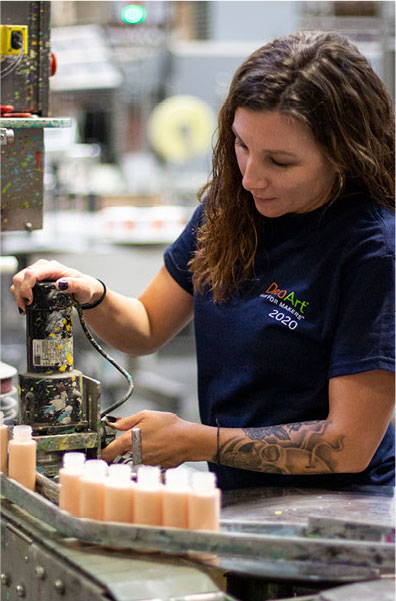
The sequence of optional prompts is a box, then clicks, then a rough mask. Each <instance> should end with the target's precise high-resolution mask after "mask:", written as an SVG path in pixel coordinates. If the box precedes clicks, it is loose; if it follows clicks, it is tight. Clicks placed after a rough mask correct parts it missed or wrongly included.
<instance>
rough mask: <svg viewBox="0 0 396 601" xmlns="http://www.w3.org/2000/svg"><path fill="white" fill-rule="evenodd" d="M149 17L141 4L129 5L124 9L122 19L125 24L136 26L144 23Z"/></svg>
mask: <svg viewBox="0 0 396 601" xmlns="http://www.w3.org/2000/svg"><path fill="white" fill-rule="evenodd" d="M146 17H147V10H146V9H145V8H144V6H141V5H140V4H129V5H128V6H125V7H124V8H123V9H122V12H121V19H122V20H123V21H124V23H129V24H132V25H136V24H137V23H142V22H143V21H144V20H145V18H146Z"/></svg>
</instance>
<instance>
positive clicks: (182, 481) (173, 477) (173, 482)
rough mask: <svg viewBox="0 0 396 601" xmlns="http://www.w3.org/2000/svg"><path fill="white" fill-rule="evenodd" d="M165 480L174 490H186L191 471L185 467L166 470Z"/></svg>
mask: <svg viewBox="0 0 396 601" xmlns="http://www.w3.org/2000/svg"><path fill="white" fill-rule="evenodd" d="M165 482H166V486H167V487H168V488H170V489H172V490H186V489H188V488H189V472H188V471H187V470H186V469H183V468H172V469H169V470H166V472H165Z"/></svg>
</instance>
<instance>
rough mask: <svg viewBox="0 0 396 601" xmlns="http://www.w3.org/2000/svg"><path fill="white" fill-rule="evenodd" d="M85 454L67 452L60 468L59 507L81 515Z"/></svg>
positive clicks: (76, 515)
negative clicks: (81, 483)
mask: <svg viewBox="0 0 396 601" xmlns="http://www.w3.org/2000/svg"><path fill="white" fill-rule="evenodd" d="M84 464H85V454H84V453H77V452H76V453H75V452H70V453H65V454H64V455H63V467H62V468H61V469H60V470H59V484H60V488H59V509H63V510H64V511H67V512H68V513H70V515H74V516H75V517H79V516H80V486H81V485H80V479H81V476H82V475H83V473H84Z"/></svg>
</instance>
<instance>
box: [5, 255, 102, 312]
mask: <svg viewBox="0 0 396 601" xmlns="http://www.w3.org/2000/svg"><path fill="white" fill-rule="evenodd" d="M41 280H53V281H55V284H56V287H57V288H58V290H61V291H62V292H65V293H67V294H72V295H73V297H74V298H75V300H76V301H78V302H79V303H92V302H94V301H96V300H97V299H98V298H100V296H101V294H102V293H103V286H102V284H101V283H100V282H99V281H98V280H97V279H96V278H94V277H92V276H90V275H85V274H83V273H80V272H79V271H77V270H76V269H72V268H70V267H66V266H65V265H62V264H61V263H58V261H47V260H46V259H39V260H38V261H36V262H35V263H33V264H32V265H30V266H29V267H26V268H25V269H22V270H21V271H19V272H18V273H16V274H15V275H14V277H13V278H12V285H11V288H10V292H11V293H12V294H13V295H14V296H15V302H16V304H17V305H18V308H19V309H20V310H21V311H23V312H25V311H26V306H27V305H30V304H31V303H32V301H33V292H32V288H33V286H34V285H35V283H36V282H39V281H41Z"/></svg>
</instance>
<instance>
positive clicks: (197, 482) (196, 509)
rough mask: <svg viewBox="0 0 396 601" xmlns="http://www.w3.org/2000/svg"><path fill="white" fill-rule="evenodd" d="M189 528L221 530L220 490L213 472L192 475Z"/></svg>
mask: <svg viewBox="0 0 396 601" xmlns="http://www.w3.org/2000/svg"><path fill="white" fill-rule="evenodd" d="M188 527H189V528H190V529H192V530H219V528H220V490H219V489H218V488H216V476H215V474H213V473H212V472H196V473H194V474H193V475H192V491H191V494H190V496H189V501H188Z"/></svg>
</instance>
